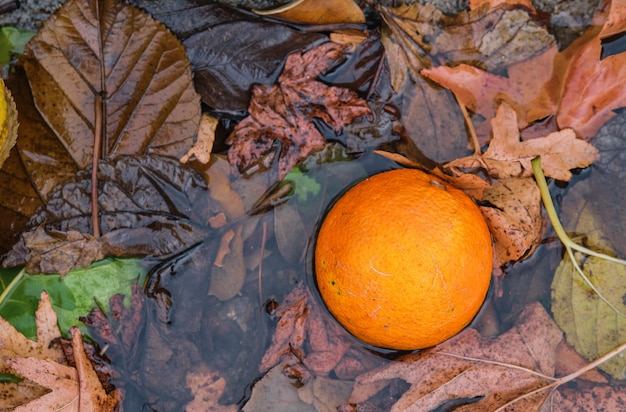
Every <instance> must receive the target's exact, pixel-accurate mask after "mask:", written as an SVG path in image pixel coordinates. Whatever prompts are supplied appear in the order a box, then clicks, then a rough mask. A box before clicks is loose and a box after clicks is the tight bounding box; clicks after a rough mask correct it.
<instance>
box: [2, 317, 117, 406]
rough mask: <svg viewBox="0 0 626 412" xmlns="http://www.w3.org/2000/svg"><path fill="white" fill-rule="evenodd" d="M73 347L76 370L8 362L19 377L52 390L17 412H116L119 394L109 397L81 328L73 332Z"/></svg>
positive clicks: (38, 361)
mask: <svg viewBox="0 0 626 412" xmlns="http://www.w3.org/2000/svg"><path fill="white" fill-rule="evenodd" d="M72 345H73V348H74V354H75V356H74V359H75V361H76V368H72V367H69V366H66V365H64V364H61V363H57V362H55V361H51V360H47V359H37V358H32V357H29V358H26V357H11V358H8V359H7V361H6V362H7V363H8V364H9V365H10V366H11V367H12V368H13V369H14V370H16V371H17V373H18V374H19V375H20V376H23V377H25V378H28V379H30V380H32V381H33V382H36V383H38V384H40V385H42V386H44V387H46V388H50V389H52V392H50V393H47V394H45V395H43V396H41V397H40V398H37V399H35V400H32V401H30V402H28V403H26V404H23V405H20V406H18V407H16V408H15V409H14V410H15V411H24V412H26V411H32V410H57V409H63V410H69V411H80V410H89V411H94V412H100V411H102V412H105V411H110V410H113V409H114V408H115V407H116V405H117V403H118V402H119V397H120V394H119V393H118V392H117V391H114V392H113V393H111V394H106V392H105V391H104V389H103V388H102V384H101V383H100V381H99V380H98V377H97V376H96V372H95V371H94V369H93V367H92V366H91V363H89V360H88V359H87V357H86V355H85V350H84V347H83V341H82V336H81V334H80V331H79V330H78V328H73V329H72Z"/></svg>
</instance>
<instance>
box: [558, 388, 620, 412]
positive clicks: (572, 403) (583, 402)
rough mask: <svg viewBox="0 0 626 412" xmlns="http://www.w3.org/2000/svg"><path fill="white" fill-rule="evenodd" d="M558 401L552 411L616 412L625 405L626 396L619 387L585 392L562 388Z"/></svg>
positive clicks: (591, 389)
mask: <svg viewBox="0 0 626 412" xmlns="http://www.w3.org/2000/svg"><path fill="white" fill-rule="evenodd" d="M559 395H560V399H559V400H558V402H555V405H554V406H555V408H554V411H556V412H568V411H574V410H580V411H618V410H620V409H622V408H623V407H624V405H625V404H626V396H625V395H624V390H623V388H621V387H612V386H610V385H605V386H596V387H593V388H590V389H586V390H580V389H579V388H562V389H560V390H559Z"/></svg>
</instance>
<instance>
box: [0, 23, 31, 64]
mask: <svg viewBox="0 0 626 412" xmlns="http://www.w3.org/2000/svg"><path fill="white" fill-rule="evenodd" d="M34 35H35V32H32V31H27V30H21V29H18V28H16V27H11V26H6V27H2V28H0V64H9V63H10V62H11V54H22V53H24V46H26V43H28V41H29V40H30V39H31V38H32V37H33V36H34Z"/></svg>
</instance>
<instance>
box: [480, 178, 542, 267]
mask: <svg viewBox="0 0 626 412" xmlns="http://www.w3.org/2000/svg"><path fill="white" fill-rule="evenodd" d="M483 201H485V202H488V203H489V204H490V206H482V205H481V206H480V211H481V212H482V213H483V216H485V220H486V221H487V225H488V226H489V231H490V232H491V236H492V237H493V240H494V242H493V243H494V263H493V265H494V267H500V266H503V265H505V264H507V263H509V262H518V261H521V260H523V259H525V258H527V257H529V256H530V255H532V253H533V252H534V251H535V249H536V248H537V246H539V245H540V244H541V241H542V236H543V233H544V229H545V225H544V224H543V217H542V215H541V195H540V193H539V188H538V187H537V185H536V184H535V180H534V179H533V178H532V177H526V178H509V179H504V180H499V181H497V182H496V183H495V184H494V185H493V187H492V188H490V189H486V190H485V192H484V197H483Z"/></svg>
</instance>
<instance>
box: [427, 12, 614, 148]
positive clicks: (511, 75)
mask: <svg viewBox="0 0 626 412" xmlns="http://www.w3.org/2000/svg"><path fill="white" fill-rule="evenodd" d="M602 18H603V16H602V15H600V16H599V17H598V18H597V19H598V20H601V19H602ZM608 24H612V22H611V21H609V22H608ZM600 57H601V27H595V28H592V29H590V30H589V31H588V32H587V33H586V34H585V35H584V36H581V37H580V38H579V39H577V40H576V41H574V42H573V43H572V44H571V45H570V46H568V47H567V48H566V49H565V50H563V51H562V52H559V53H557V52H556V48H554V47H553V48H552V49H549V50H548V51H547V52H545V53H543V54H542V55H539V56H538V57H536V58H534V59H530V60H528V61H526V62H522V63H520V64H519V65H516V66H513V67H509V68H508V70H507V72H508V76H507V77H503V76H499V75H496V74H493V73H490V72H488V71H483V70H482V69H479V68H477V67H473V66H468V65H458V66H456V67H447V66H440V67H435V68H431V69H427V70H424V71H423V72H422V74H423V75H425V76H426V77H428V78H429V79H431V80H434V81H436V82H438V83H439V84H441V85H442V86H444V87H446V88H449V89H450V90H453V91H454V92H455V94H456V95H457V96H459V99H460V101H461V103H462V104H464V105H465V106H467V107H468V108H470V110H472V111H474V112H477V113H480V114H481V115H482V116H484V117H485V118H487V119H490V118H492V117H493V113H494V111H495V104H499V102H500V101H502V100H504V101H507V102H508V103H509V104H511V105H512V106H513V107H514V108H515V110H516V112H517V114H518V119H519V121H520V128H524V127H526V125H529V124H531V123H532V122H535V121H538V120H542V119H545V118H547V117H549V116H554V117H555V118H556V121H557V125H558V127H559V128H561V129H564V128H572V129H574V130H575V131H576V134H577V135H578V136H579V137H582V138H584V139H585V140H587V141H589V140H591V138H592V137H593V136H594V135H595V133H596V132H597V131H598V129H599V128H600V127H601V126H602V125H603V124H604V123H606V122H607V121H608V120H609V119H611V118H612V117H613V116H614V111H615V109H617V108H620V107H624V106H626V97H625V95H624V93H623V91H624V90H625V89H626V88H625V87H624V85H625V82H626V74H625V73H626V72H625V70H626V69H625V67H626V65H625V64H624V61H625V59H626V53H619V54H616V55H613V56H609V57H607V58H605V59H601V58H600Z"/></svg>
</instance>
